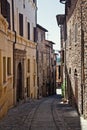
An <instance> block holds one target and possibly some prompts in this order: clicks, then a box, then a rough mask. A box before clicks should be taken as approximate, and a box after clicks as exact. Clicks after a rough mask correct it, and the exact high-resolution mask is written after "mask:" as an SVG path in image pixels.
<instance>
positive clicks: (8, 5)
mask: <svg viewBox="0 0 87 130" xmlns="http://www.w3.org/2000/svg"><path fill="white" fill-rule="evenodd" d="M7 21H8V23H9V26H8V28H9V29H10V28H11V23H10V4H9V3H8V2H7Z"/></svg>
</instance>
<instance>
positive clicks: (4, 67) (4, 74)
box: [3, 57, 6, 83]
mask: <svg viewBox="0 0 87 130" xmlns="http://www.w3.org/2000/svg"><path fill="white" fill-rule="evenodd" d="M4 82H6V57H3V83H4Z"/></svg>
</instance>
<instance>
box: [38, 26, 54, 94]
mask: <svg viewBox="0 0 87 130" xmlns="http://www.w3.org/2000/svg"><path fill="white" fill-rule="evenodd" d="M46 32H47V30H46V29H45V28H43V27H42V26H40V25H39V24H37V79H38V80H37V81H38V96H39V97H42V96H47V95H51V94H53V93H54V86H55V74H54V73H56V72H55V67H54V66H55V65H54V60H55V58H54V51H53V44H54V43H53V42H52V41H48V40H46V39H45V33H46Z"/></svg>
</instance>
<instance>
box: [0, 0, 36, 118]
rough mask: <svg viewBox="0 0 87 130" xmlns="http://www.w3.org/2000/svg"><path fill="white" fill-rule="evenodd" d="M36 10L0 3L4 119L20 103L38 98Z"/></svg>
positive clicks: (6, 0) (32, 0)
mask: <svg viewBox="0 0 87 130" xmlns="http://www.w3.org/2000/svg"><path fill="white" fill-rule="evenodd" d="M36 6H37V5H36V0H26V1H25V0H23V1H18V0H15V1H14V0H1V1H0V118H1V117H3V116H4V115H5V113H6V112H7V110H8V109H9V108H10V107H12V106H13V105H16V104H17V102H19V101H20V100H22V99H25V98H26V97H30V98H37V62H36V42H35V41H36V37H35V33H36V22H37V21H36V18H37V7H36Z"/></svg>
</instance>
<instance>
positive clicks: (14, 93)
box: [12, 0, 16, 102]
mask: <svg viewBox="0 0 87 130" xmlns="http://www.w3.org/2000/svg"><path fill="white" fill-rule="evenodd" d="M12 25H13V32H14V34H15V39H14V42H13V95H14V97H15V89H14V88H15V54H14V53H15V44H16V31H15V27H14V0H12ZM14 97H13V99H14ZM14 102H15V99H14Z"/></svg>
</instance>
